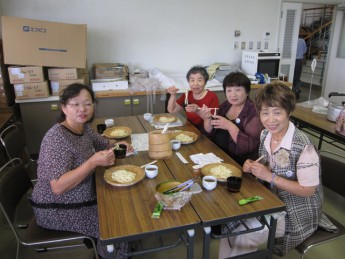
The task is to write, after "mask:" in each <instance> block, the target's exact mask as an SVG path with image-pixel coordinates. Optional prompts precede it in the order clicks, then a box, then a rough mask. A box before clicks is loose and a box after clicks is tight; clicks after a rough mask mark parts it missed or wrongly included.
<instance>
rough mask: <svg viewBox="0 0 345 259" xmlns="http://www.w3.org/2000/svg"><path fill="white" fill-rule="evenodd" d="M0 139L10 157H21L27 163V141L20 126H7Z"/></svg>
mask: <svg viewBox="0 0 345 259" xmlns="http://www.w3.org/2000/svg"><path fill="white" fill-rule="evenodd" d="M0 141H1V143H2V145H3V146H4V148H5V151H6V154H7V156H8V159H9V160H11V159H12V158H16V157H19V158H20V159H22V160H23V161H24V163H26V162H27V161H26V160H27V159H28V153H27V150H26V142H25V138H24V136H23V133H22V132H21V130H20V128H19V127H18V126H17V125H15V124H12V125H10V126H8V127H7V128H5V129H4V130H3V131H2V132H1V134H0Z"/></svg>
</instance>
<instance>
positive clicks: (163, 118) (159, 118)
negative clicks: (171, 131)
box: [152, 114, 177, 124]
mask: <svg viewBox="0 0 345 259" xmlns="http://www.w3.org/2000/svg"><path fill="white" fill-rule="evenodd" d="M152 121H153V123H155V124H167V123H174V122H176V121H177V117H176V116H174V115H169V114H166V115H156V116H154V117H153V119H152Z"/></svg>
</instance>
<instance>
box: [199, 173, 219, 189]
mask: <svg viewBox="0 0 345 259" xmlns="http://www.w3.org/2000/svg"><path fill="white" fill-rule="evenodd" d="M202 186H204V188H205V189H206V190H208V191H211V190H213V189H214V188H216V186H217V178H216V177H214V176H212V175H207V176H204V178H202Z"/></svg>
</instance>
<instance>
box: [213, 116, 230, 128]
mask: <svg viewBox="0 0 345 259" xmlns="http://www.w3.org/2000/svg"><path fill="white" fill-rule="evenodd" d="M213 118H214V120H212V121H211V125H212V126H213V127H214V128H215V129H224V130H230V127H231V125H232V124H233V123H232V122H231V121H229V120H228V119H226V118H224V117H223V116H219V115H213Z"/></svg>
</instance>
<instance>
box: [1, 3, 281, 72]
mask: <svg viewBox="0 0 345 259" xmlns="http://www.w3.org/2000/svg"><path fill="white" fill-rule="evenodd" d="M280 6H281V1H280V0H212V1H209V0H98V1H94V0H59V1H52V0H50V1H49V0H26V1H22V0H1V3H0V8H1V9H0V12H1V13H0V14H1V15H6V16H19V17H25V18H30V19H38V20H47V21H56V22H66V23H76V24H87V26H88V65H89V68H90V67H91V66H92V64H93V63H97V62H121V63H125V64H129V63H131V64H134V65H138V66H139V67H140V68H144V69H150V68H152V67H157V68H159V69H160V70H162V71H163V72H166V73H185V72H186V71H187V70H188V69H189V68H190V67H191V66H193V65H195V64H201V65H210V64H212V63H214V62H227V63H230V64H239V62H240V60H241V51H240V50H234V42H235V41H238V42H239V44H240V45H241V42H242V41H244V42H246V48H248V45H249V41H253V43H254V47H255V48H256V44H257V41H261V42H262V44H261V45H262V46H264V39H263V35H264V32H270V33H271V36H270V38H269V39H268V40H267V41H268V43H269V49H271V50H276V48H277V35H278V29H279V13H280ZM235 30H240V31H241V36H240V37H237V38H235V37H234V31H235Z"/></svg>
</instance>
